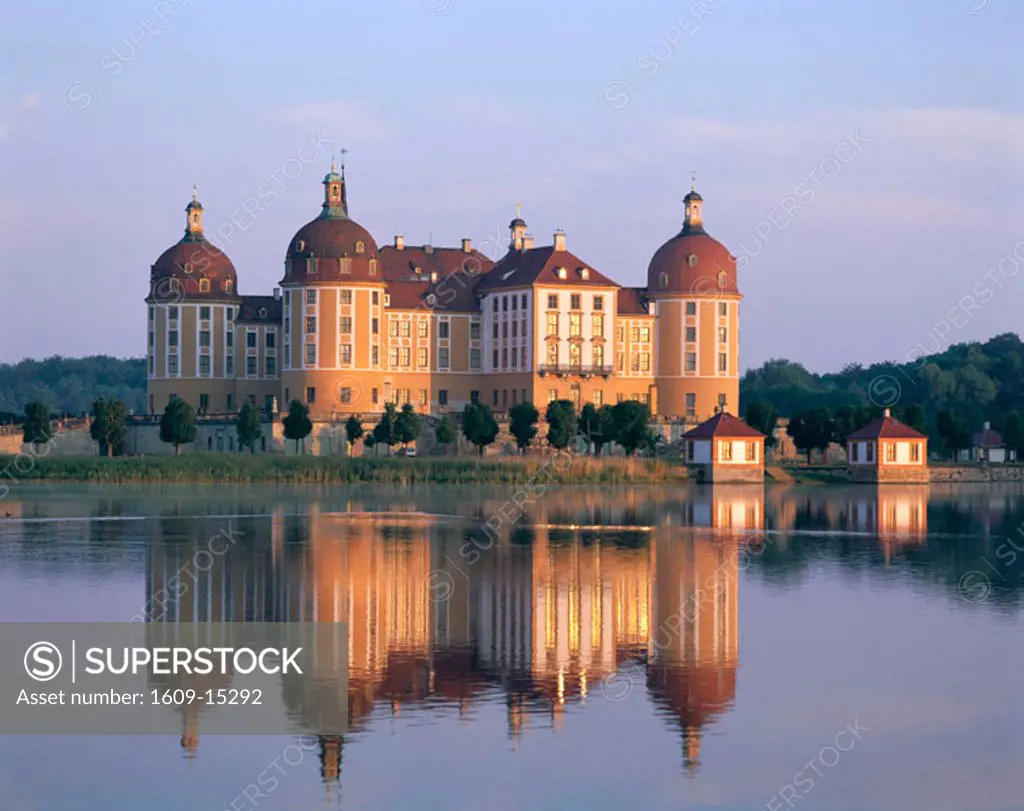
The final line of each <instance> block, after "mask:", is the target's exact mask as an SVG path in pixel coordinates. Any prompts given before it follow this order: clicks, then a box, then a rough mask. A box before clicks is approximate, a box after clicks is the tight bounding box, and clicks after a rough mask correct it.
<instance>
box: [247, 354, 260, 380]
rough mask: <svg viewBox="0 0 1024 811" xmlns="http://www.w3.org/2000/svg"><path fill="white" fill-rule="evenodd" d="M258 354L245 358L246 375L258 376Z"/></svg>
mask: <svg viewBox="0 0 1024 811" xmlns="http://www.w3.org/2000/svg"><path fill="white" fill-rule="evenodd" d="M256 374H257V372H256V356H255V355H250V356H249V357H247V358H246V359H245V375H246V377H256Z"/></svg>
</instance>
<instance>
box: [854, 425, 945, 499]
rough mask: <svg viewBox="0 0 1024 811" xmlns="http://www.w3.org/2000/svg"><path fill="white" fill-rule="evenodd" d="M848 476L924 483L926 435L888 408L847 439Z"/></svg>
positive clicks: (926, 477)
mask: <svg viewBox="0 0 1024 811" xmlns="http://www.w3.org/2000/svg"><path fill="white" fill-rule="evenodd" d="M846 454H847V459H848V462H847V464H848V465H849V467H848V468H847V475H848V476H849V477H850V479H851V480H852V481H859V482H879V483H886V482H917V483H927V482H928V481H929V474H928V437H926V436H925V435H924V434H922V433H920V432H919V431H915V430H914V429H913V428H911V427H910V426H909V425H904V424H903V423H902V422H900V421H899V420H897V419H896V418H895V417H893V416H892V415H891V414H890V412H889V409H888V408H887V409H885V413H884V415H883V416H881V417H879V418H878V419H876V420H872V421H871V422H869V423H868V424H867V425H865V426H864V427H863V428H860V429H858V430H856V431H854V432H853V433H852V434H850V435H849V436H848V437H847V438H846Z"/></svg>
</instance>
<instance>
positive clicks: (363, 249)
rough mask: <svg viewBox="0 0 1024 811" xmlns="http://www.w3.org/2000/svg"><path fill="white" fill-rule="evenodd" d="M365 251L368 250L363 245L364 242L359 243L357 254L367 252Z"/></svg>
mask: <svg viewBox="0 0 1024 811" xmlns="http://www.w3.org/2000/svg"><path fill="white" fill-rule="evenodd" d="M365 250H366V245H364V244H363V243H362V241H359V242H357V243H356V253H363V251H365Z"/></svg>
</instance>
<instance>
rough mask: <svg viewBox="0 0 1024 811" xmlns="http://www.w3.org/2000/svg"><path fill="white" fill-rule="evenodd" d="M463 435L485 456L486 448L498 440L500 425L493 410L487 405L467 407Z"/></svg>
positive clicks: (463, 419)
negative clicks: (492, 412)
mask: <svg viewBox="0 0 1024 811" xmlns="http://www.w3.org/2000/svg"><path fill="white" fill-rule="evenodd" d="M462 433H463V434H465V436H466V439H468V440H469V441H470V442H472V443H473V444H474V445H476V448H477V450H478V451H479V453H480V455H481V456H483V455H484V448H486V447H487V446H488V445H490V444H491V443H492V442H494V440H495V439H497V438H498V423H497V421H496V420H495V419H494V415H493V414H491V409H490V408H489V407H488V406H486V405H473V404H472V403H470V404H469V405H467V406H466V407H465V408H464V409H463V410H462Z"/></svg>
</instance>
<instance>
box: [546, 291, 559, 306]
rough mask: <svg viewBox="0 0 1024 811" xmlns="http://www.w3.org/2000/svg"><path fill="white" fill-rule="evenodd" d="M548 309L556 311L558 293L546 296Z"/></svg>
mask: <svg viewBox="0 0 1024 811" xmlns="http://www.w3.org/2000/svg"><path fill="white" fill-rule="evenodd" d="M548 309H549V310H557V309H558V293H550V294H549V295H548Z"/></svg>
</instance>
